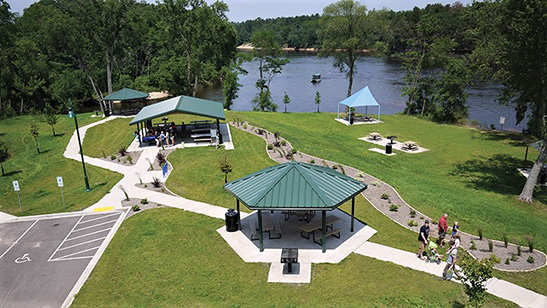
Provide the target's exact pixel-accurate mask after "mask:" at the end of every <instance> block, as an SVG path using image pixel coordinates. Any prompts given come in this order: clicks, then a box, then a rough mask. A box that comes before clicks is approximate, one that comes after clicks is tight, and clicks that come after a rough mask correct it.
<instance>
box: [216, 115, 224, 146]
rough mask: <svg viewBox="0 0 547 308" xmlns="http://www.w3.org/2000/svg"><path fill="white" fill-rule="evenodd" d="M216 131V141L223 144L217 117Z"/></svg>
mask: <svg viewBox="0 0 547 308" xmlns="http://www.w3.org/2000/svg"><path fill="white" fill-rule="evenodd" d="M217 132H218V143H219V144H223V143H224V142H223V140H222V134H221V133H220V120H219V119H217Z"/></svg>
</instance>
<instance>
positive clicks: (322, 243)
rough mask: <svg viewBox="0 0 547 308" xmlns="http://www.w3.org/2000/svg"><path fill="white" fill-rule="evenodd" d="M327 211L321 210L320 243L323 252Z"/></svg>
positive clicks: (325, 241)
mask: <svg viewBox="0 0 547 308" xmlns="http://www.w3.org/2000/svg"><path fill="white" fill-rule="evenodd" d="M325 232H327V211H321V245H322V246H323V253H325V251H327V236H326V235H325Z"/></svg>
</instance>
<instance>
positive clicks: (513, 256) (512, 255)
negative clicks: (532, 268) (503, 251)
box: [511, 253, 518, 261]
mask: <svg viewBox="0 0 547 308" xmlns="http://www.w3.org/2000/svg"><path fill="white" fill-rule="evenodd" d="M517 260H518V257H517V255H516V254H514V253H512V254H511V261H517Z"/></svg>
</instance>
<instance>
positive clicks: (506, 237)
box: [503, 234, 509, 248]
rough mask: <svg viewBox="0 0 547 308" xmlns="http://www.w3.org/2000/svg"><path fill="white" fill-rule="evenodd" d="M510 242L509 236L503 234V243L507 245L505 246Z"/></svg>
mask: <svg viewBox="0 0 547 308" xmlns="http://www.w3.org/2000/svg"><path fill="white" fill-rule="evenodd" d="M508 243H509V237H508V236H507V234H504V235H503V245H504V246H505V248H507V245H508Z"/></svg>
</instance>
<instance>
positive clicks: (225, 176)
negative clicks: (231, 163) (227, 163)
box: [224, 173, 228, 183]
mask: <svg viewBox="0 0 547 308" xmlns="http://www.w3.org/2000/svg"><path fill="white" fill-rule="evenodd" d="M224 183H228V173H224Z"/></svg>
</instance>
